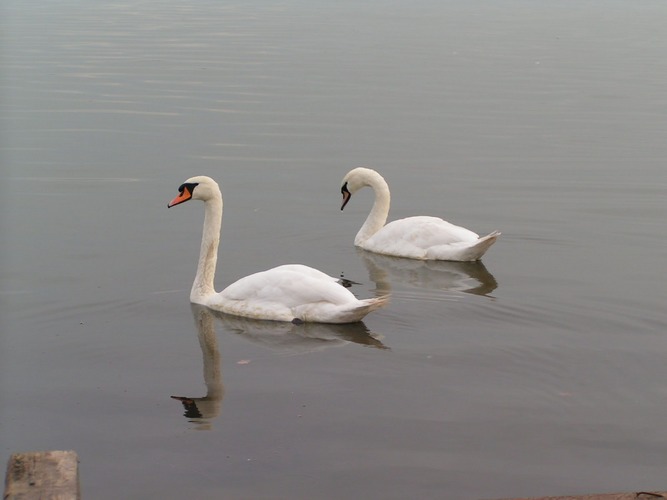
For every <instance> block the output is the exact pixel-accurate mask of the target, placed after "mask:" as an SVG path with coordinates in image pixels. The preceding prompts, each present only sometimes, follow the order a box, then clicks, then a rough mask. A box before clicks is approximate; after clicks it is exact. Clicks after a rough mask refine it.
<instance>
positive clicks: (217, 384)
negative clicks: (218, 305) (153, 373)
mask: <svg viewBox="0 0 667 500" xmlns="http://www.w3.org/2000/svg"><path fill="white" fill-rule="evenodd" d="M191 306H192V316H193V318H194V320H195V327H196V328H197V338H198V339H199V346H200V347H201V353H202V359H203V364H204V384H206V396H204V397H200V398H196V397H189V396H172V398H173V399H177V400H179V401H180V402H181V403H183V408H184V409H185V413H184V416H185V417H186V418H187V419H188V421H189V422H192V423H195V424H197V427H196V429H198V430H209V429H210V428H211V421H212V420H213V419H214V418H216V417H218V415H220V410H221V408H222V398H223V397H224V395H225V386H224V384H223V383H222V370H221V360H220V350H219V349H218V339H217V338H216V335H215V325H214V321H215V319H214V318H213V315H212V314H211V313H210V311H209V310H208V309H206V308H205V307H202V306H200V305H197V304H191Z"/></svg>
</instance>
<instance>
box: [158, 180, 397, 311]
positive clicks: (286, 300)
mask: <svg viewBox="0 0 667 500" xmlns="http://www.w3.org/2000/svg"><path fill="white" fill-rule="evenodd" d="M178 192H179V194H178V196H176V198H174V199H173V200H172V201H171V202H170V203H169V204H168V205H167V206H168V207H173V206H174V205H178V204H180V203H183V202H186V201H188V200H190V199H192V200H202V201H203V202H204V211H205V216H204V232H203V236H202V242H201V251H200V254H199V264H198V265H197V274H196V276H195V280H194V283H193V284H192V290H191V291H190V301H191V302H192V303H195V304H201V305H204V306H207V307H209V308H211V309H214V310H217V311H221V312H224V313H227V314H232V315H235V316H243V317H246V318H255V319H268V320H276V321H296V322H299V321H304V322H316V323H354V322H356V321H360V320H361V319H362V318H363V317H364V316H366V314H368V313H369V312H371V311H373V310H375V309H378V308H379V307H382V306H383V305H385V303H386V302H387V297H379V298H371V299H364V300H359V299H357V298H356V297H355V296H354V295H353V294H352V292H350V291H349V290H347V289H346V288H344V287H342V286H340V285H339V284H338V283H337V279H336V278H333V277H331V276H329V275H327V274H324V273H323V272H321V271H318V270H317V269H313V268H312V267H307V266H303V265H299V264H293V265H285V266H279V267H275V268H273V269H269V270H268V271H263V272H259V273H255V274H251V275H250V276H246V277H245V278H241V279H240V280H238V281H236V282H235V283H232V284H231V285H229V286H228V287H227V288H225V289H224V290H223V291H222V292H219V293H216V291H215V289H214V287H213V278H214V276H215V265H216V262H217V258H218V244H219V243H220V228H221V225H222V194H221V193H220V188H219V187H218V184H217V183H216V182H215V181H214V180H213V179H211V178H210V177H205V176H199V177H192V178H190V179H188V180H186V181H185V182H184V183H183V184H182V185H181V186H180V187H179V188H178Z"/></svg>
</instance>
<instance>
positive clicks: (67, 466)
mask: <svg viewBox="0 0 667 500" xmlns="http://www.w3.org/2000/svg"><path fill="white" fill-rule="evenodd" d="M4 500H81V490H80V487H79V458H78V456H77V454H76V452H74V451H33V452H27V453H14V454H12V456H11V457H9V461H8V462H7V475H6V476H5V496H4Z"/></svg>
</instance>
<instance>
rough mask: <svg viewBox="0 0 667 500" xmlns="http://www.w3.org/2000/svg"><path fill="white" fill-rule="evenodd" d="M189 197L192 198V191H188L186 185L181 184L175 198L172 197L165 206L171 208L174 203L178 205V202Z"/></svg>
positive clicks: (184, 200)
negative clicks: (181, 187)
mask: <svg viewBox="0 0 667 500" xmlns="http://www.w3.org/2000/svg"><path fill="white" fill-rule="evenodd" d="M190 198H192V193H191V192H190V190H189V189H188V187H187V186H183V191H181V193H180V194H179V195H178V196H177V197H176V198H174V199H173V200H171V201H170V202H169V204H168V205H167V208H171V207H173V206H174V205H178V204H180V203H183V202H186V201H188V200H189V199H190Z"/></svg>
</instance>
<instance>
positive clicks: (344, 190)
mask: <svg viewBox="0 0 667 500" xmlns="http://www.w3.org/2000/svg"><path fill="white" fill-rule="evenodd" d="M340 192H341V193H343V194H345V193H349V191H348V190H347V182H346V183H345V184H343V187H342V188H340Z"/></svg>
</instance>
